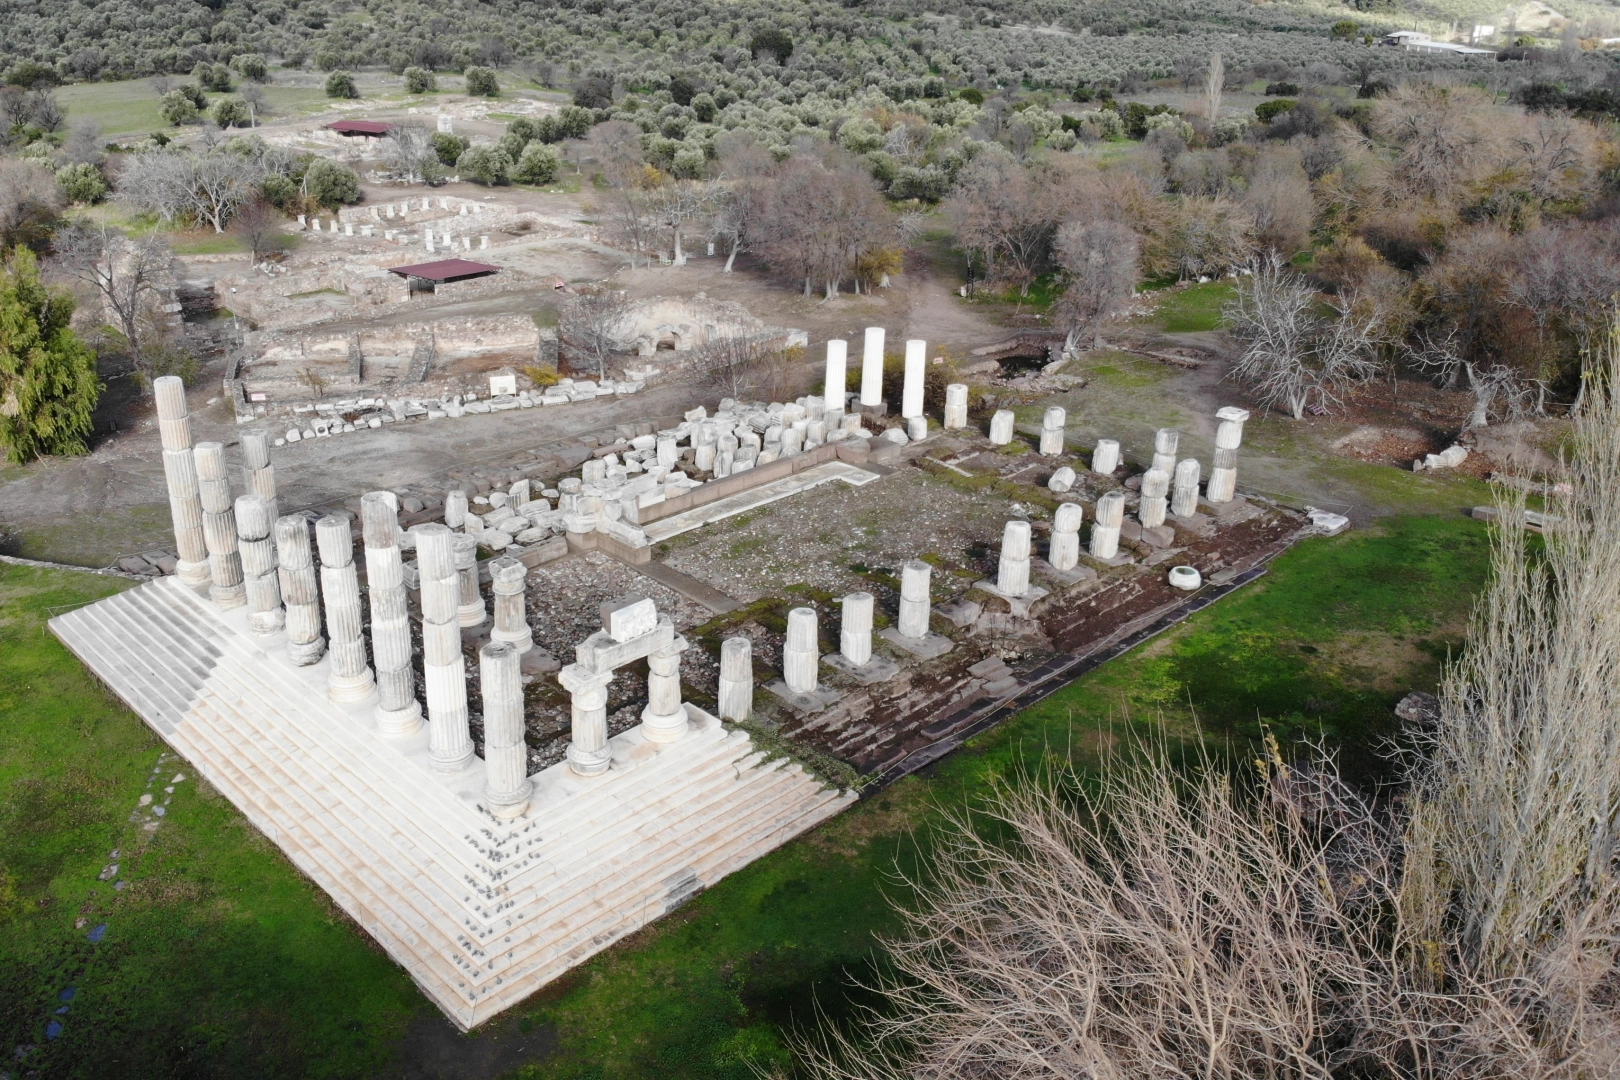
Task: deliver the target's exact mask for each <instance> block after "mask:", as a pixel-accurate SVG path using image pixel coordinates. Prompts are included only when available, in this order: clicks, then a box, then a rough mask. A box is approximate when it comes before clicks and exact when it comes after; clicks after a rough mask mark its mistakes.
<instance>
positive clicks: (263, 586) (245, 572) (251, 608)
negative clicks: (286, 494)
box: [236, 492, 286, 637]
mask: <svg viewBox="0 0 1620 1080" xmlns="http://www.w3.org/2000/svg"><path fill="white" fill-rule="evenodd" d="M274 525H275V519H274V518H273V517H271V516H270V504H269V503H268V501H267V500H265V498H264V497H263V496H261V495H258V494H255V493H252V492H250V493H248V494H246V495H239V496H237V499H236V533H237V537H238V538H239V540H240V542H241V553H242V584H243V587H244V589H245V591H246V593H247V605H248V628H249V629H251V630H252V631H253V632H254V633H255V634H257V635H259V636H260V637H270V636H273V635H275V634H279V633H281V630H282V628H283V626H284V625H285V624H286V619H285V616H284V615H283V614H282V610H281V582H280V581H279V580H278V578H277V576H276V541H275V538H274V537H273V536H272V535H271V532H272V530H273V529H274Z"/></svg>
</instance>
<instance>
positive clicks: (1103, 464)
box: [1091, 439, 1119, 476]
mask: <svg viewBox="0 0 1620 1080" xmlns="http://www.w3.org/2000/svg"><path fill="white" fill-rule="evenodd" d="M1117 468H1119V440H1117V439H1098V440H1097V448H1096V449H1095V450H1093V451H1092V452H1091V471H1092V472H1094V473H1101V474H1102V475H1103V476H1112V475H1113V473H1114V470H1115V469H1117Z"/></svg>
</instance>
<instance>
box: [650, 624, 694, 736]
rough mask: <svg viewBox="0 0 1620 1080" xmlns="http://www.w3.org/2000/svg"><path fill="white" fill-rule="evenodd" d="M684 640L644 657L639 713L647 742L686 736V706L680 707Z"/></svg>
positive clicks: (671, 643) (678, 637)
mask: <svg viewBox="0 0 1620 1080" xmlns="http://www.w3.org/2000/svg"><path fill="white" fill-rule="evenodd" d="M685 651H686V639H685V638H683V637H681V635H679V634H676V635H675V640H674V641H672V642H670V644H669V645H667V646H665V647H664V648H662V649H657V650H655V651H654V652H652V653H650V654H648V656H647V706H646V708H644V709H642V710H641V733H642V735H643V736H645V737H646V739H647V741H648V742H654V743H672V742H675V741H677V740H679V739H680V738H681V737H682V736H683V735H685V734H686V729H687V720H686V706H685V705H683V704H681V653H683V652H685Z"/></svg>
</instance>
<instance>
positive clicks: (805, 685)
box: [782, 607, 821, 694]
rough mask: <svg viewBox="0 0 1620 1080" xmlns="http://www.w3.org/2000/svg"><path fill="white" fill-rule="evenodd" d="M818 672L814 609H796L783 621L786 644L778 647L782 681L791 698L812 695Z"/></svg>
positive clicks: (818, 655)
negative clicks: (795, 695) (780, 647)
mask: <svg viewBox="0 0 1620 1080" xmlns="http://www.w3.org/2000/svg"><path fill="white" fill-rule="evenodd" d="M820 668H821V643H820V640H819V638H818V636H817V633H816V609H815V608H808V607H796V608H794V609H793V610H792V611H790V612H788V617H787V640H786V641H785V642H784V643H783V645H782V681H783V682H785V683H787V687H788V689H789V690H791V691H793V692H794V693H795V694H812V693H815V689H816V685H817V683H818V682H819V681H820Z"/></svg>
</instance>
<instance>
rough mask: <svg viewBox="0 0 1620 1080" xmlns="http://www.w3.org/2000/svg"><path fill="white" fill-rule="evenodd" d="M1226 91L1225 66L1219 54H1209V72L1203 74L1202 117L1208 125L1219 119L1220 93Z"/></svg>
mask: <svg viewBox="0 0 1620 1080" xmlns="http://www.w3.org/2000/svg"><path fill="white" fill-rule="evenodd" d="M1224 89H1226V65H1225V64H1223V63H1221V54H1220V53H1211V54H1210V57H1209V70H1208V71H1207V72H1205V74H1204V116H1205V118H1206V119H1208V120H1209V122H1210V123H1212V124H1213V123H1214V122H1215V121H1217V120H1219V119H1220V118H1221V91H1223V90H1224Z"/></svg>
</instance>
